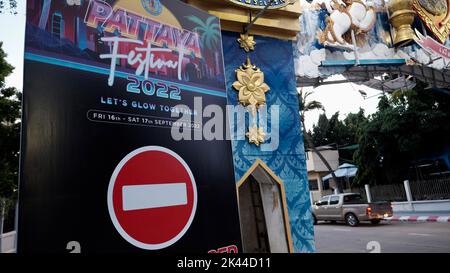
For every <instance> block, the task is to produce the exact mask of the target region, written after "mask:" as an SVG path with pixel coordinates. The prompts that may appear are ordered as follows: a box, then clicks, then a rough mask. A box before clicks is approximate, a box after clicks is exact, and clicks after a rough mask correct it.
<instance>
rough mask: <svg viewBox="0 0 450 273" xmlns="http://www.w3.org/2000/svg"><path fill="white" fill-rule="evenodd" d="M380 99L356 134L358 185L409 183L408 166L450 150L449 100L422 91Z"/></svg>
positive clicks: (405, 92)
mask: <svg viewBox="0 0 450 273" xmlns="http://www.w3.org/2000/svg"><path fill="white" fill-rule="evenodd" d="M424 87H425V85H424V84H422V83H419V84H418V85H417V86H416V87H415V88H414V89H413V90H408V91H398V92H396V93H394V94H393V95H392V96H391V97H390V98H389V97H386V96H385V97H382V98H381V100H380V102H379V105H378V111H377V112H376V113H375V114H373V115H372V116H370V118H369V119H368V120H367V121H366V122H364V123H363V125H362V126H361V128H360V130H359V131H358V143H359V149H358V151H357V152H356V154H355V157H354V158H355V161H356V162H357V165H358V167H359V171H358V175H357V183H359V184H392V183H402V181H404V180H405V179H408V171H409V168H410V166H411V162H412V161H413V160H415V159H419V158H422V157H426V156H429V155H432V154H435V153H439V152H442V151H443V150H444V149H445V148H446V147H448V146H450V138H449V137H448V136H449V135H450V123H449V120H450V99H449V96H448V95H446V94H443V93H438V92H435V91H433V90H431V89H425V88H424Z"/></svg>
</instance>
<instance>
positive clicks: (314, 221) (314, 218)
mask: <svg viewBox="0 0 450 273" xmlns="http://www.w3.org/2000/svg"><path fill="white" fill-rule="evenodd" d="M312 216H313V224H314V225H317V218H316V216H315V215H314V214H313V215H312Z"/></svg>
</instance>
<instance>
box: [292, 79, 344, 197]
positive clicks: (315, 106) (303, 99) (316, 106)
mask: <svg viewBox="0 0 450 273" xmlns="http://www.w3.org/2000/svg"><path fill="white" fill-rule="evenodd" d="M312 94H313V92H305V93H303V88H302V89H300V91H299V92H298V106H299V108H300V120H301V122H302V129H303V136H304V138H305V141H306V145H307V146H308V148H310V149H311V150H313V152H314V153H315V154H317V156H318V157H319V158H320V160H321V161H322V162H323V164H324V165H325V167H327V169H328V171H329V172H330V173H331V176H332V177H333V180H334V181H336V186H337V190H338V192H339V193H342V192H343V188H342V185H341V183H340V181H339V180H338V179H337V177H336V175H335V174H334V171H333V169H332V168H331V166H330V164H329V163H328V161H327V160H326V159H325V157H324V156H323V155H322V154H321V153H320V151H319V150H317V148H316V146H315V145H314V143H313V141H312V139H311V136H310V135H309V134H308V133H307V132H306V127H305V114H306V112H308V111H312V110H325V108H324V107H323V105H322V103H321V102H319V101H316V100H313V101H308V97H309V96H311V95H312Z"/></svg>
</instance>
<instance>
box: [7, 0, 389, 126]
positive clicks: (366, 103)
mask: <svg viewBox="0 0 450 273" xmlns="http://www.w3.org/2000/svg"><path fill="white" fill-rule="evenodd" d="M17 4H18V9H17V12H18V14H17V15H11V14H9V13H6V14H0V41H2V42H3V50H4V51H5V52H6V54H8V56H7V58H6V59H7V61H8V62H9V63H10V64H12V65H13V66H14V67H15V70H14V72H13V74H12V75H11V76H9V77H8V78H7V79H6V86H14V87H16V88H17V89H19V90H22V87H23V80H22V78H23V51H24V36H25V10H26V0H18V1H17ZM341 79H343V77H342V76H339V75H337V76H334V77H333V78H331V79H329V80H341ZM358 90H364V91H365V92H366V93H367V94H368V97H371V96H373V95H376V94H378V93H380V91H378V90H374V89H371V88H368V87H365V86H359V85H356V84H350V83H344V84H335V85H323V86H320V87H318V88H315V89H313V88H305V91H313V92H314V93H313V94H312V95H311V96H310V97H309V99H310V100H317V101H320V102H321V103H322V104H323V106H324V107H325V113H326V115H327V116H328V117H331V116H332V115H333V114H334V113H336V112H337V111H339V112H340V119H344V118H345V117H346V115H347V114H349V113H356V112H358V111H359V108H360V107H361V108H363V109H364V110H365V112H366V114H372V113H374V112H376V108H377V105H378V98H377V96H375V97H372V98H369V99H366V100H365V99H364V98H363V97H362V96H361V95H360V93H359V92H358ZM321 113H322V112H321V111H311V112H308V113H307V114H306V115H305V125H306V128H307V130H310V129H311V128H312V127H313V124H315V123H317V120H318V119H319V115H320V114H321Z"/></svg>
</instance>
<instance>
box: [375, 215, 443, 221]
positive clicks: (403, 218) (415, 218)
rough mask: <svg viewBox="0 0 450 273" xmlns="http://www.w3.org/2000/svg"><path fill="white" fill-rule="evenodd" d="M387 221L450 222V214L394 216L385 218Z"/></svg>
mask: <svg viewBox="0 0 450 273" xmlns="http://www.w3.org/2000/svg"><path fill="white" fill-rule="evenodd" d="M384 220H386V221H399V222H440V223H448V222H450V216H392V217H389V218H385V219H384Z"/></svg>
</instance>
